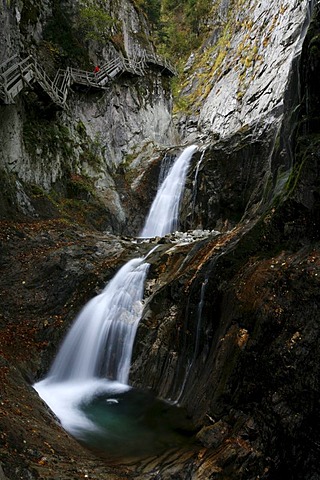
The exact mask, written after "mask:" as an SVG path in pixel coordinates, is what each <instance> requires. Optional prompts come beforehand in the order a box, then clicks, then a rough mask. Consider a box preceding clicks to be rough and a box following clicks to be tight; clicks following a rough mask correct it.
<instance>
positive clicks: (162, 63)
mask: <svg viewBox="0 0 320 480" xmlns="http://www.w3.org/2000/svg"><path fill="white" fill-rule="evenodd" d="M151 65H152V66H155V67H157V68H159V69H160V71H161V72H162V74H164V75H168V76H173V75H175V73H176V72H175V70H174V68H173V67H172V66H171V65H170V64H169V63H168V62H167V61H166V60H165V59H163V58H162V57H160V56H157V55H152V54H146V55H144V56H143V57H139V58H136V59H135V60H132V59H131V60H129V59H127V58H125V57H123V56H121V55H119V56H117V57H115V58H114V59H113V60H111V61H110V62H108V63H107V64H105V65H103V66H102V67H101V68H100V70H99V72H98V73H94V72H88V71H86V70H79V69H75V68H70V67H68V68H67V69H65V70H61V69H59V70H58V71H57V73H56V75H55V78H54V79H53V80H52V79H51V78H50V77H49V75H47V73H46V71H45V70H44V69H43V68H42V67H41V65H39V63H38V62H37V61H36V60H35V58H34V57H32V56H31V55H30V56H28V57H27V58H25V59H23V60H21V59H20V58H19V57H18V56H13V57H11V58H9V59H8V60H7V61H6V62H4V63H3V64H2V65H0V102H1V103H4V104H6V105H8V104H12V103H14V101H15V98H16V96H17V95H18V94H19V93H20V92H21V91H22V90H23V89H24V88H26V87H30V86H31V85H32V84H33V83H38V84H39V85H40V87H41V88H42V89H43V90H44V91H45V92H46V93H47V95H48V96H49V97H50V99H51V100H52V102H54V103H55V104H56V105H57V106H60V107H62V108H63V107H64V106H65V105H66V100H67V97H68V93H69V90H70V87H71V86H72V85H75V84H78V85H84V86H87V87H89V88H96V89H102V90H103V89H106V88H107V85H108V84H109V83H110V82H111V81H114V79H115V78H116V77H117V76H119V75H121V74H123V73H126V72H127V73H131V74H134V75H141V76H142V75H144V74H145V71H146V69H147V68H149V67H150V66H151Z"/></svg>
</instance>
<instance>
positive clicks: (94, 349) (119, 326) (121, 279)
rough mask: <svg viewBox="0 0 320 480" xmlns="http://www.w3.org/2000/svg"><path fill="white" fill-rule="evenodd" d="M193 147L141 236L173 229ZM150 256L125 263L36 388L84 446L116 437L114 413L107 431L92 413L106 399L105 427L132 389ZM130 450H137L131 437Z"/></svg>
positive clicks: (158, 200) (91, 303) (168, 181)
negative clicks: (90, 441) (134, 351)
mask: <svg viewBox="0 0 320 480" xmlns="http://www.w3.org/2000/svg"><path fill="white" fill-rule="evenodd" d="M196 148H197V147H196V146H191V147H188V148H186V149H185V150H184V152H183V153H182V154H181V155H180V157H178V159H177V160H176V161H175V163H174V165H173V166H172V168H171V170H170V171H169V173H168V175H167V177H166V179H165V180H164V182H163V184H162V185H161V187H160V189H159V193H158V194H157V196H156V199H155V202H154V204H153V205H152V208H151V212H150V215H149V217H148V220H147V224H146V227H145V229H144V236H156V235H164V234H165V233H168V232H169V231H171V229H172V228H173V227H174V226H175V225H176V224H177V216H178V208H179V202H180V196H181V192H182V189H183V186H184V183H185V178H186V174H187V169H188V166H189V162H190V159H191V157H192V154H193V152H194V151H195V150H196ZM158 220H159V221H158ZM150 253H151V252H149V254H150ZM149 254H148V255H149ZM148 255H147V256H146V257H145V258H135V259H133V260H130V261H129V262H127V263H126V264H125V265H124V266H123V267H122V268H121V269H120V270H119V271H118V273H117V274H116V275H115V276H114V278H113V279H112V280H111V281H110V282H109V283H108V284H107V285H106V287H105V288H104V290H103V291H102V292H101V293H100V294H99V295H97V296H96V297H94V298H93V299H91V300H90V301H89V302H88V303H87V304H86V305H85V306H84V308H83V309H82V311H81V312H80V313H79V315H78V316H77V318H76V320H75V322H74V324H73V325H72V327H71V329H70V331H69V332H68V334H67V335H66V338H65V340H64V342H63V343H62V346H61V348H60V351H59V352H58V354H57V357H56V359H55V361H54V362H53V365H52V367H51V369H50V370H49V373H48V375H47V376H46V377H45V378H44V379H43V380H41V381H39V382H38V383H36V384H35V385H34V388H35V390H37V392H38V393H39V395H40V396H41V397H42V398H43V400H44V401H45V402H46V403H47V404H48V405H49V406H50V408H51V409H52V410H53V411H54V412H55V414H56V415H57V416H58V417H59V419H60V421H61V423H62V425H63V426H64V428H65V429H66V430H68V431H69V432H70V433H72V434H73V435H75V436H76V437H77V438H81V439H82V440H83V441H86V438H87V437H88V432H91V433H90V435H89V437H90V439H92V436H93V432H94V435H95V437H94V438H95V439H96V441H97V442H98V443H99V442H101V441H104V440H105V438H106V437H108V436H109V440H110V438H111V437H110V432H113V430H112V429H115V432H117V427H116V426H115V423H114V422H115V420H114V419H115V417H114V414H115V412H114V410H112V412H111V413H110V412H109V416H110V418H111V420H110V425H111V427H110V425H108V428H106V429H103V428H102V427H101V423H100V421H101V418H100V417H99V419H98V420H97V418H96V416H97V413H96V412H97V411H98V410H99V408H100V404H99V402H100V400H99V399H100V397H101V395H102V396H103V395H104V396H105V397H103V400H102V405H103V419H102V423H103V424H105V423H106V419H105V415H106V409H107V408H110V406H111V408H113V409H114V405H115V404H118V403H119V401H120V400H119V398H120V397H119V395H123V394H124V392H128V390H131V388H130V387H129V386H128V379H129V370H130V362H131V356H132V349H133V343H134V339H135V335H136V330H137V326H138V323H139V321H140V318H141V314H142V298H143V290H144V282H145V278H146V275H147V272H148V268H149V264H148V263H147V262H146V261H145V260H146V258H147V257H148ZM131 395H132V393H131ZM109 396H111V397H112V398H108V397H109ZM97 399H98V400H97ZM122 401H123V398H121V402H122ZM98 407H99V408H98ZM122 408H123V407H122ZM88 412H89V413H88ZM90 412H91V413H90ZM121 415H122V413H121V410H120V419H121V422H122V423H123V422H124V421H125V422H128V424H130V422H133V424H134V426H135V427H136V424H135V420H133V419H132V418H130V419H128V418H127V419H125V420H124V419H123V418H124V417H122V416H121ZM139 415H140V414H139ZM133 416H134V415H133ZM135 427H134V428H135ZM122 428H123V427H121V429H122ZM139 428H140V430H141V431H142V432H143V434H141V435H142V436H146V438H148V435H149V436H150V432H149V430H148V428H146V427H145V425H142V426H141V425H139ZM121 431H122V430H121ZM101 432H103V433H101ZM113 433H114V432H113ZM127 433H128V432H127ZM128 434H129V433H128ZM116 436H117V442H119V438H118V436H119V437H120V436H121V434H119V435H118V434H117V433H116ZM152 437H153V434H152ZM97 439H98V440H97ZM117 442H115V440H114V441H113V440H112V441H111V446H110V445H109V446H108V448H111V447H114V446H115V445H116V444H117V445H118V443H117ZM122 443H123V442H122ZM160 443H161V442H160ZM113 444H114V445H113ZM132 445H133V449H135V445H136V439H135V438H133V441H132ZM117 448H118V447H117ZM144 448H146V446H144Z"/></svg>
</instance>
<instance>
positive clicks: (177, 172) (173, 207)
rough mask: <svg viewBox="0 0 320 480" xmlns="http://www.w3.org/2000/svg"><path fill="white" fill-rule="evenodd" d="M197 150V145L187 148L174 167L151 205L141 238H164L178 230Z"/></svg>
mask: <svg viewBox="0 0 320 480" xmlns="http://www.w3.org/2000/svg"><path fill="white" fill-rule="evenodd" d="M196 150H197V146H196V145H191V146H189V147H187V148H186V149H185V150H184V151H183V152H182V153H181V155H180V156H179V157H178V158H177V160H176V161H175V162H174V164H173V165H172V167H171V169H170V170H169V173H168V175H167V177H166V178H165V179H164V181H163V183H162V185H161V186H160V188H159V190H158V193H157V195H156V197H155V199H154V201H153V203H152V205H151V208H150V212H149V215H148V217H147V220H146V223H145V226H144V228H143V230H142V232H141V234H140V236H141V237H143V238H149V237H157V236H158V237H163V236H164V235H166V234H167V233H170V232H172V231H174V230H176V229H177V226H178V216H179V205H180V199H181V195H182V191H183V188H184V184H185V180H186V176H187V172H188V168H189V164H190V160H191V158H192V155H193V154H194V152H195V151H196Z"/></svg>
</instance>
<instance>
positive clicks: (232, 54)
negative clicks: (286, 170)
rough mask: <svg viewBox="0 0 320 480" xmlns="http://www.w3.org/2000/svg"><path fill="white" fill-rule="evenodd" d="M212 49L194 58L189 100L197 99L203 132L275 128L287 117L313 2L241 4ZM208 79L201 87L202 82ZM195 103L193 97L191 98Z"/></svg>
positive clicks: (224, 19)
mask: <svg viewBox="0 0 320 480" xmlns="http://www.w3.org/2000/svg"><path fill="white" fill-rule="evenodd" d="M217 3H218V4H219V3H220V6H221V11H220V12H219V14H220V15H219V17H218V18H219V19H220V25H219V27H220V29H219V31H218V36H217V39H216V40H214V41H213V42H214V43H213V45H212V44H210V43H209V44H208V46H207V47H206V48H205V49H204V54H203V58H204V59H205V62H203V61H201V58H195V59H194V62H193V68H194V75H193V76H192V75H191V76H190V78H189V82H188V86H187V87H186V88H185V92H184V93H185V94H187V95H190V98H191V97H192V96H193V95H194V96H196V97H197V101H196V102H195V104H194V106H195V107H197V111H196V110H195V117H196V118H197V116H198V128H200V129H201V130H202V131H205V132H206V133H214V134H217V135H219V136H221V137H227V136H229V135H230V134H232V133H234V132H235V131H237V130H240V129H241V128H243V127H244V126H252V125H256V126H257V128H258V129H259V128H261V127H262V128H263V124H265V123H267V124H268V125H272V124H273V123H274V122H277V121H278V120H279V119H280V118H281V115H282V113H283V98H284V93H285V90H286V84H287V80H288V75H289V72H290V69H291V64H292V61H293V59H294V58H295V56H296V55H298V54H299V51H300V50H301V45H302V39H303V36H304V35H305V29H304V21H305V19H306V18H307V16H308V15H309V14H308V8H309V6H308V4H309V2H308V1H307V0H306V1H302V2H295V3H292V2H290V1H285V2H282V1H280V0H276V1H274V2H272V3H270V2H265V1H263V2H256V1H255V0H253V1H250V2H249V3H246V5H245V8H244V4H243V2H238V3H237V4H236V5H234V6H233V8H232V9H230V8H229V9H228V11H227V14H226V9H225V8H224V7H225V2H217ZM200 74H201V77H202V78H205V79H206V82H205V83H201V82H202V80H201V78H200ZM192 98H193V97H192Z"/></svg>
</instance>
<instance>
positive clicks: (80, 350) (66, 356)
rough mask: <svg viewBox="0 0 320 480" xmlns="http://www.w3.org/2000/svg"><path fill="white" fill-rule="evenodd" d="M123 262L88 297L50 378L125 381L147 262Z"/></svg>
mask: <svg viewBox="0 0 320 480" xmlns="http://www.w3.org/2000/svg"><path fill="white" fill-rule="evenodd" d="M143 260H144V259H143V258H136V259H133V260H130V261H129V262H128V263H126V264H125V265H124V266H123V267H122V268H121V269H120V270H119V271H118V273H117V274H116V275H115V277H114V278H113V279H112V280H111V281H110V282H109V283H108V284H107V286H106V287H105V289H104V290H103V291H102V293H100V295H97V296H96V297H95V298H93V299H92V300H90V301H89V302H88V303H87V305H86V306H85V307H84V308H83V310H82V312H81V313H80V314H79V316H78V318H77V320H76V322H75V323H74V325H73V327H72V328H71V330H70V331H69V333H68V335H67V336H66V338H65V340H64V342H63V344H62V347H61V349H60V351H59V353H58V355H57V358H56V360H55V361H54V363H53V365H52V367H51V369H50V371H49V375H48V377H49V378H52V379H54V381H56V382H57V381H64V380H70V379H72V380H87V379H90V378H93V377H101V376H103V377H106V378H109V379H113V380H117V381H119V382H121V383H124V384H126V383H127V382H128V377H129V368H130V360H131V354H132V347H133V342H134V338H135V334H136V329H137V326H138V323H139V320H140V316H141V313H142V303H141V299H142V296H143V285H144V280H145V277H146V274H147V271H148V267H149V264H148V263H142V262H143Z"/></svg>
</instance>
